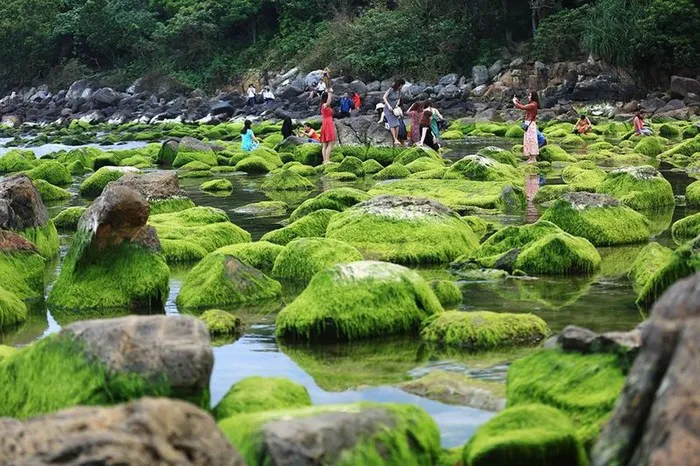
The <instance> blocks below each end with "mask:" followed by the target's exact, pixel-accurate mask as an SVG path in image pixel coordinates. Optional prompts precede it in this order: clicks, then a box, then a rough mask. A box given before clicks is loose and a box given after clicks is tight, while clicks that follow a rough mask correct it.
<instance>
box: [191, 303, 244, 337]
mask: <svg viewBox="0 0 700 466" xmlns="http://www.w3.org/2000/svg"><path fill="white" fill-rule="evenodd" d="M199 320H201V321H202V322H204V325H206V326H207V330H209V335H211V336H212V337H217V336H222V335H223V336H226V335H233V334H235V333H236V332H237V331H238V328H239V327H240V324H241V321H240V319H238V318H237V317H235V316H234V315H233V314H231V313H229V312H226V311H222V310H221V309H209V310H207V311H204V312H203V313H202V315H200V316H199Z"/></svg>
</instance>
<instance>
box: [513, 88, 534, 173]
mask: <svg viewBox="0 0 700 466" xmlns="http://www.w3.org/2000/svg"><path fill="white" fill-rule="evenodd" d="M528 100H529V102H528V103H527V104H525V105H523V104H521V103H520V100H518V97H517V96H515V95H514V96H513V105H515V108H517V109H518V110H523V111H524V112H525V117H524V120H525V122H524V123H523V129H524V130H525V136H523V153H524V154H525V156H526V157H527V163H535V162H536V161H537V156H538V155H540V147H539V143H538V141H537V123H536V122H535V120H536V119H537V110H539V108H540V99H539V98H538V97H537V92H536V91H532V92H530V94H529V96H528Z"/></svg>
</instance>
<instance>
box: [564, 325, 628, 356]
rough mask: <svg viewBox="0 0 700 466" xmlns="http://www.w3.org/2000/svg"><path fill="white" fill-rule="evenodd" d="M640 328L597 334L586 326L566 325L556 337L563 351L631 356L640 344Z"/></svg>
mask: <svg viewBox="0 0 700 466" xmlns="http://www.w3.org/2000/svg"><path fill="white" fill-rule="evenodd" d="M641 333H642V328H641V326H640V327H637V328H635V329H634V330H631V331H629V332H606V333H603V334H599V333H596V332H593V331H592V330H588V329H586V328H582V327H577V326H575V325H568V326H566V327H565V328H564V330H562V332H561V333H560V334H559V336H558V337H557V343H558V344H559V346H560V347H561V349H562V350H564V351H572V352H578V353H615V354H619V353H626V354H628V355H630V356H632V357H634V355H636V353H637V351H638V350H639V347H640V346H641Z"/></svg>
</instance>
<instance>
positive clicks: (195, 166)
mask: <svg viewBox="0 0 700 466" xmlns="http://www.w3.org/2000/svg"><path fill="white" fill-rule="evenodd" d="M210 169H211V167H210V166H209V165H207V164H206V163H204V162H200V161H199V160H193V161H191V162H188V163H186V164H184V165H183V166H181V167H180V169H179V170H178V172H185V171H195V172H196V171H208V170H210Z"/></svg>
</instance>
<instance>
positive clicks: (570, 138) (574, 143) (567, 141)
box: [559, 134, 586, 147]
mask: <svg viewBox="0 0 700 466" xmlns="http://www.w3.org/2000/svg"><path fill="white" fill-rule="evenodd" d="M559 144H561V145H562V146H569V147H583V146H584V145H585V144H586V141H584V140H583V138H582V137H581V136H578V135H576V134H567V135H566V136H565V137H564V139H562V140H561V141H560V142H559Z"/></svg>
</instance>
